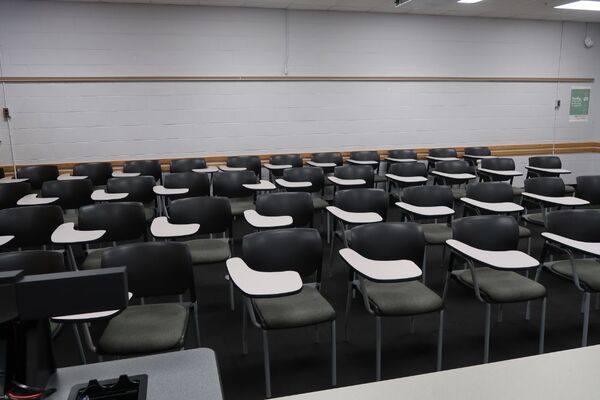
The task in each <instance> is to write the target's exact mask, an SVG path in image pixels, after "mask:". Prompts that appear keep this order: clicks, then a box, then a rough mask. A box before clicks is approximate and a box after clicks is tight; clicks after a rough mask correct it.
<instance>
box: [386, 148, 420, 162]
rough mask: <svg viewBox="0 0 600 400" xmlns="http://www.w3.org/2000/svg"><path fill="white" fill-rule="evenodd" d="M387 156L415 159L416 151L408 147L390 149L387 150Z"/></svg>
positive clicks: (399, 158)
mask: <svg viewBox="0 0 600 400" xmlns="http://www.w3.org/2000/svg"><path fill="white" fill-rule="evenodd" d="M388 157H390V158H397V159H398V160H416V159H417V152H416V151H415V150H408V149H398V150H390V151H389V152H388Z"/></svg>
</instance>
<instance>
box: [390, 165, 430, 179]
mask: <svg viewBox="0 0 600 400" xmlns="http://www.w3.org/2000/svg"><path fill="white" fill-rule="evenodd" d="M389 173H390V174H394V175H398V176H422V177H424V178H427V166H426V165H425V164H423V163H420V162H413V163H394V164H392V165H391V166H390V169H389Z"/></svg>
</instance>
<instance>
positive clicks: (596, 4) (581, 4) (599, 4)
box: [554, 1, 600, 11]
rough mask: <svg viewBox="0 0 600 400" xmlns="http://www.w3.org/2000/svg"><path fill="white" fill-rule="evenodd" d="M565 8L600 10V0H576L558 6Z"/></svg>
mask: <svg viewBox="0 0 600 400" xmlns="http://www.w3.org/2000/svg"><path fill="white" fill-rule="evenodd" d="M554 8H560V9H563V10H580V11H600V1H575V2H573V3H568V4H563V5H562V6H556V7H554Z"/></svg>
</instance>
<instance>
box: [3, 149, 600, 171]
mask: <svg viewBox="0 0 600 400" xmlns="http://www.w3.org/2000/svg"><path fill="white" fill-rule="evenodd" d="M488 147H489V148H490V150H491V151H492V155H495V156H503V157H510V156H527V155H540V154H573V153H600V142H574V143H573V142H572V143H556V144H553V143H532V144H510V145H496V146H488ZM455 149H456V151H457V152H458V155H459V156H462V155H463V154H464V147H455ZM374 150H377V151H378V152H379V154H380V155H381V157H382V160H383V159H384V158H385V156H387V154H388V152H389V150H390V149H374ZM414 150H416V151H417V155H418V158H419V159H421V160H422V159H425V158H426V156H427V153H428V152H429V149H428V148H418V149H414ZM325 151H333V150H325ZM317 152H318V151H314V152H313V153H317ZM341 153H342V155H343V156H344V158H348V157H349V156H350V151H342V152H341ZM276 154H282V153H276ZM236 155H240V154H236ZM256 155H258V156H259V157H260V159H261V160H262V161H264V162H266V161H268V160H269V157H270V156H271V155H273V154H256ZM300 155H301V156H302V157H303V158H304V159H306V160H309V159H310V156H311V153H300ZM228 157H229V155H221V156H198V158H203V159H205V160H206V162H207V163H208V164H211V165H219V164H225V162H226V161H227V158H228ZM180 158H192V157H179V158H172V159H171V158H162V159H160V163H161V165H162V169H163V171H168V170H169V163H170V162H171V160H175V159H180ZM107 161H110V162H111V163H112V165H113V167H114V168H117V169H119V168H122V167H123V164H124V163H125V161H127V160H107ZM83 162H92V161H82V163H83ZM75 164H78V163H77V162H68V163H59V164H55V165H57V166H58V168H59V169H60V170H61V171H62V172H66V171H70V170H72V169H73V166H75ZM25 165H31V164H23V165H17V167H22V166H25ZM2 168H4V170H5V171H7V175H10V171H11V170H12V165H4V166H2Z"/></svg>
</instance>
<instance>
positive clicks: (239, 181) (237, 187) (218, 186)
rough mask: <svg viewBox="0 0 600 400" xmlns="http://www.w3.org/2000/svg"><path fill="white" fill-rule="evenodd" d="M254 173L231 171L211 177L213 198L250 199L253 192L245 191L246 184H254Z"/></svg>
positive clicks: (249, 171) (255, 180)
mask: <svg viewBox="0 0 600 400" xmlns="http://www.w3.org/2000/svg"><path fill="white" fill-rule="evenodd" d="M256 182H257V179H256V174H255V173H254V171H251V170H247V171H232V172H226V173H219V174H215V176H214V177H213V193H214V195H215V196H223V197H229V198H238V197H250V196H252V195H253V194H254V192H253V191H252V190H250V189H246V188H245V187H244V186H243V185H244V184H246V183H256Z"/></svg>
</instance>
